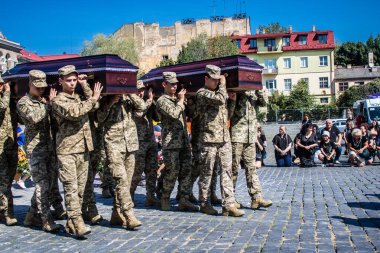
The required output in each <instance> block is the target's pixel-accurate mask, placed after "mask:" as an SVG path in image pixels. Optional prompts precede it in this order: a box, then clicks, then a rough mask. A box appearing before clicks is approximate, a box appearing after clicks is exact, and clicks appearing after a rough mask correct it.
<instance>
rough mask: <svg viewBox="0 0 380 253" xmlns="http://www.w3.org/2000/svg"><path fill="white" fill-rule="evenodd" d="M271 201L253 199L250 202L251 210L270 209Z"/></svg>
mask: <svg viewBox="0 0 380 253" xmlns="http://www.w3.org/2000/svg"><path fill="white" fill-rule="evenodd" d="M272 204H273V203H272V201H270V200H266V199H263V198H262V197H260V198H256V199H253V200H252V202H251V208H252V209H258V208H260V207H270V206H271V205H272Z"/></svg>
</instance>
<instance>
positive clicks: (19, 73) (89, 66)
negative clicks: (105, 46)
mask: <svg viewBox="0 0 380 253" xmlns="http://www.w3.org/2000/svg"><path fill="white" fill-rule="evenodd" d="M66 65H74V66H75V67H76V70H77V71H78V72H79V73H89V72H99V71H112V72H134V73H135V72H137V71H138V70H139V68H138V67H136V66H134V65H132V64H131V63H130V62H128V61H126V60H123V59H121V58H120V57H119V56H117V55H113V54H101V55H92V56H83V57H75V58H67V59H61V60H50V61H39V62H28V63H22V64H18V65H16V66H15V67H14V68H12V69H10V70H8V71H7V72H5V73H4V74H3V75H2V77H3V78H4V79H11V78H27V77H29V71H30V70H33V69H37V70H41V71H43V72H45V73H46V75H47V76H54V75H57V76H58V69H59V68H61V67H63V66H66Z"/></svg>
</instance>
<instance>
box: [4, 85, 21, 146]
mask: <svg viewBox="0 0 380 253" xmlns="http://www.w3.org/2000/svg"><path fill="white" fill-rule="evenodd" d="M10 100H11V94H10V92H4V93H0V152H2V151H4V150H7V149H12V148H13V149H14V148H15V147H16V149H17V145H16V131H15V129H16V126H15V124H16V123H17V122H13V120H12V115H11V109H10Z"/></svg>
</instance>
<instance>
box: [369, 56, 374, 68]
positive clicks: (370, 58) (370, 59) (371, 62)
mask: <svg viewBox="0 0 380 253" xmlns="http://www.w3.org/2000/svg"><path fill="white" fill-rule="evenodd" d="M368 66H369V67H370V68H373V66H375V64H374V62H373V52H369V53H368Z"/></svg>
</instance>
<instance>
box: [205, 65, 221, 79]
mask: <svg viewBox="0 0 380 253" xmlns="http://www.w3.org/2000/svg"><path fill="white" fill-rule="evenodd" d="M206 73H207V74H208V75H209V76H210V77H211V78H213V79H220V78H221V75H220V68H219V67H218V66H215V65H206Z"/></svg>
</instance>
